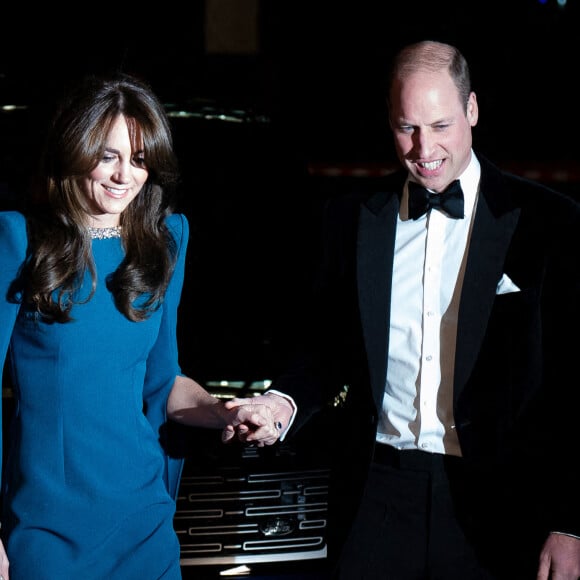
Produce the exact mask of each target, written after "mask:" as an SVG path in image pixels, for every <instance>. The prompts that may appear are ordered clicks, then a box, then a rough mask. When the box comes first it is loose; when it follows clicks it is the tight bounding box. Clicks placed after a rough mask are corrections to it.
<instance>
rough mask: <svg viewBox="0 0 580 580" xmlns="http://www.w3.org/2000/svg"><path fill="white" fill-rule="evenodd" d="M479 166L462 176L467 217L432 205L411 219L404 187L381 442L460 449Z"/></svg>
mask: <svg viewBox="0 0 580 580" xmlns="http://www.w3.org/2000/svg"><path fill="white" fill-rule="evenodd" d="M479 177H480V165H479V161H478V160H477V158H476V156H475V154H474V153H473V151H472V154H471V161H470V163H469V165H468V167H467V168H466V170H465V171H464V172H463V174H462V175H461V176H460V178H459V179H460V181H461V188H462V189H463V194H464V211H465V217H464V218H463V219H453V218H449V217H447V216H446V215H445V214H444V213H442V212H441V211H439V210H436V209H433V210H431V211H430V212H429V213H428V214H426V215H424V216H422V217H420V218H419V219H417V220H412V219H409V218H408V211H407V207H408V204H407V202H408V190H407V186H405V189H404V192H403V196H402V200H401V209H400V212H399V216H398V218H397V232H396V239H395V254H394V265H393V285H392V294H391V320H390V336H389V352H388V367H387V377H386V385H385V396H384V399H383V407H382V412H381V416H380V419H379V428H378V433H377V441H379V442H381V443H388V444H390V445H393V446H394V447H397V448H398V449H421V450H423V451H430V452H434V453H446V454H450V455H461V450H460V448H459V441H458V439H457V433H456V431H455V425H454V419H453V410H452V405H453V373H454V366H455V343H456V338H457V314H458V310H459V296H460V294H461V287H462V283H463V275H464V271H465V260H466V256H467V248H468V245H469V239H470V233H471V225H472V221H473V214H474V209H475V202H476V198H477V192H478V187H479Z"/></svg>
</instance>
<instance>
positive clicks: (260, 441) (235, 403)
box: [222, 398, 280, 447]
mask: <svg viewBox="0 0 580 580" xmlns="http://www.w3.org/2000/svg"><path fill="white" fill-rule="evenodd" d="M224 407H225V408H226V412H227V425H226V426H225V427H224V429H223V431H222V441H223V442H224V443H228V442H230V441H233V440H234V439H237V440H238V441H241V442H242V443H252V444H254V445H256V446H257V447H264V445H273V444H274V443H276V441H278V438H279V437H280V429H279V428H278V424H277V422H276V421H275V419H274V415H273V413H272V410H271V409H270V407H268V406H267V405H263V404H260V403H256V402H255V400H254V399H253V398H250V399H234V400H232V401H227V402H226V403H225V404H224Z"/></svg>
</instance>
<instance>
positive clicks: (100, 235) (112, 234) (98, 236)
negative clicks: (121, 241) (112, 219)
mask: <svg viewBox="0 0 580 580" xmlns="http://www.w3.org/2000/svg"><path fill="white" fill-rule="evenodd" d="M87 229H88V230H89V234H90V236H91V238H92V239H93V240H106V239H108V238H120V237H121V226H113V227H110V228H91V227H89V228H87Z"/></svg>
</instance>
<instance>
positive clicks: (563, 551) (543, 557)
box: [536, 533, 580, 580]
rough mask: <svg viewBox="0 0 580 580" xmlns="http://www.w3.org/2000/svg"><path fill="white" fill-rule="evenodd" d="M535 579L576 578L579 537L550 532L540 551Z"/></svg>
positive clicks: (578, 574) (578, 573)
mask: <svg viewBox="0 0 580 580" xmlns="http://www.w3.org/2000/svg"><path fill="white" fill-rule="evenodd" d="M536 578H537V580H578V578H580V539H578V538H575V537H573V536H566V535H565V534H556V533H552V534H550V535H549V536H548V539H547V540H546V541H545V542H544V546H543V548H542V551H541V553H540V564H539V566H538V575H537V577H536Z"/></svg>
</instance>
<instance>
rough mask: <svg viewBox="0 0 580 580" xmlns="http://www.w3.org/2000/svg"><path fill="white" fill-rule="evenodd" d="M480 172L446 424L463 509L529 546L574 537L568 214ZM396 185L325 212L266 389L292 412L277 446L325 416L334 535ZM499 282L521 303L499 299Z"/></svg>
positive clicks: (359, 419) (573, 284)
mask: <svg viewBox="0 0 580 580" xmlns="http://www.w3.org/2000/svg"><path fill="white" fill-rule="evenodd" d="M479 159H480V162H481V181H480V189H479V195H478V201H477V207H476V214H475V218H474V219H475V221H474V224H473V231H472V236H471V242H470V245H469V252H468V256H467V263H466V271H465V278H464V282H463V289H462V293H461V298H460V306H459V318H458V329H457V333H458V335H457V348H456V362H455V374H454V417H455V424H456V428H457V433H458V437H459V441H460V445H461V450H462V454H463V457H464V458H465V464H466V465H468V466H469V470H470V472H471V473H472V475H473V489H472V491H473V493H472V494H471V495H472V498H473V505H472V506H471V508H468V509H473V510H474V511H475V512H478V513H479V515H482V516H483V515H490V514H491V513H492V511H493V510H495V516H494V517H499V518H501V519H500V521H499V522H500V523H501V524H502V525H504V524H505V525H508V524H507V522H508V521H509V520H508V519H506V515H507V512H508V511H509V513H510V514H512V516H513V521H512V522H510V523H509V525H510V526H511V525H520V524H521V526H522V529H528V530H529V529H532V528H533V529H535V530H537V531H538V533H540V534H544V533H546V532H547V531H550V530H558V531H565V532H569V533H573V534H575V535H580V510H579V505H580V499H579V497H580V493H579V492H580V481H579V480H578V477H577V475H576V473H577V467H578V463H579V460H580V452H579V451H578V447H577V444H576V436H578V434H579V428H580V406H579V405H578V403H579V401H580V397H579V391H580V381H579V379H578V376H579V373H578V360H579V358H580V351H579V348H578V346H579V341H578V332H579V329H580V324H579V323H580V320H579V316H578V312H579V307H578V303H579V300H580V293H579V289H580V284H579V276H578V263H579V246H578V237H579V232H580V221H579V207H580V205H579V204H578V203H577V202H576V201H575V200H573V199H572V197H571V196H565V195H562V194H559V193H557V192H555V191H553V190H551V189H548V188H547V187H544V186H542V185H540V184H538V183H535V182H532V181H529V180H525V179H522V178H519V177H517V176H514V175H511V174H507V173H504V172H502V171H500V170H499V169H498V168H497V167H495V166H494V165H493V164H492V163H490V162H489V161H488V160H486V159H484V158H482V157H481V156H479ZM405 178H406V175H405V174H404V173H403V172H400V173H396V174H392V175H389V176H388V177H387V178H385V180H384V183H382V184H381V187H380V190H377V191H373V192H354V193H348V194H345V195H338V196H336V197H332V198H330V199H329V200H328V203H327V204H326V207H325V211H324V218H323V225H322V228H321V232H322V240H321V241H322V244H321V245H322V251H321V263H320V267H319V269H318V276H317V281H316V284H315V291H314V299H313V301H312V302H311V305H310V307H308V308H305V316H304V319H303V321H302V327H301V329H300V332H301V335H302V337H303V339H304V343H305V346H304V348H303V349H302V351H301V353H300V356H298V357H296V359H295V361H294V363H293V364H292V365H289V366H288V368H287V369H286V370H285V372H283V373H281V374H280V376H279V377H278V378H277V380H276V381H274V384H273V387H275V388H277V389H279V390H280V391H284V392H287V393H288V394H290V395H292V396H293V397H294V399H295V401H296V403H297V407H298V413H297V416H296V420H295V424H294V427H293V428H292V430H291V432H290V433H289V435H288V437H291V436H292V433H296V432H299V429H300V427H301V426H302V425H304V424H305V423H307V422H308V420H309V419H310V418H311V417H313V416H314V414H315V413H317V412H318V411H319V410H320V409H324V412H325V413H328V415H329V416H330V417H331V420H330V421H329V422H328V423H325V429H324V433H323V436H324V438H325V439H326V440H327V442H328V456H327V457H328V458H331V461H332V463H333V469H334V470H335V471H334V479H333V483H334V489H335V491H336V494H335V495H336V497H335V499H336V500H337V501H338V502H339V504H340V507H339V508H338V509H339V511H340V516H337V517H338V518H339V519H341V520H342V521H341V522H338V521H337V522H336V523H337V524H339V523H340V524H343V525H344V527H345V528H348V524H349V522H350V518H352V516H353V514H354V512H355V510H356V506H357V503H358V498H359V497H360V493H361V491H362V488H363V486H364V482H365V480H366V473H367V471H368V466H369V462H370V460H371V457H372V453H373V448H374V444H375V435H376V428H377V418H378V411H379V408H380V405H381V402H382V398H383V392H384V386H385V377H386V365H387V352H388V346H389V345H388V336H389V316H390V311H389V310H390V307H391V304H390V302H391V301H390V294H391V278H392V266H393V251H394V240H395V227H396V219H397V214H398V211H399V205H400V197H401V192H402V189H403V185H404V181H405ZM503 274H507V275H508V276H509V278H510V279H511V280H512V281H513V282H514V283H515V284H516V285H517V286H518V287H519V289H520V291H519V292H512V293H506V294H498V293H497V286H498V283H499V281H500V279H501V278H502V275H503ZM395 307H396V305H395ZM577 357H578V358H577ZM468 495H469V494H468ZM482 496H483V497H482ZM478 506H479V508H478ZM490 510H491V511H490ZM506 510H507V511H506ZM335 515H336V514H335ZM497 523H498V522H496V525H497ZM530 526H531V527H532V528H530Z"/></svg>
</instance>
